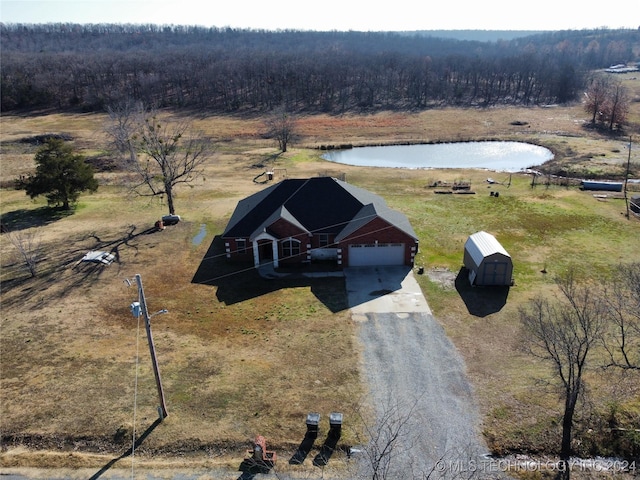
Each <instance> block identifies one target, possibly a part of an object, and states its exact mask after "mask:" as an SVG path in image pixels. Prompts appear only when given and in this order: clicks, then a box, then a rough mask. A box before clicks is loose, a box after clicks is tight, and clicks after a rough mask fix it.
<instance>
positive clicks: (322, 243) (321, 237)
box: [318, 233, 329, 248]
mask: <svg viewBox="0 0 640 480" xmlns="http://www.w3.org/2000/svg"><path fill="white" fill-rule="evenodd" d="M328 245H329V234H328V233H320V234H318V246H319V247H320V248H324V247H326V246H328Z"/></svg>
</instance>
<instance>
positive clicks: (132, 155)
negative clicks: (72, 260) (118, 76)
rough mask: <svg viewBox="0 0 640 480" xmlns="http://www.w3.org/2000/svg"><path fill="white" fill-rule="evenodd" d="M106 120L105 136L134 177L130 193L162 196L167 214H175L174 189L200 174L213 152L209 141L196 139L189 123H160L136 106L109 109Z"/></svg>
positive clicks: (155, 117) (163, 121) (128, 105)
mask: <svg viewBox="0 0 640 480" xmlns="http://www.w3.org/2000/svg"><path fill="white" fill-rule="evenodd" d="M110 118H111V122H112V123H111V125H110V126H109V127H108V128H107V133H108V134H109V136H110V137H111V140H112V142H113V144H114V146H115V147H116V149H117V150H118V151H119V152H120V153H121V154H123V155H125V164H126V166H127V168H128V169H129V170H131V171H133V172H134V173H135V174H136V178H137V181H136V182H135V183H134V185H133V187H132V188H133V190H134V191H135V192H136V193H137V194H138V195H143V196H149V195H150V196H159V195H166V197H167V205H168V208H169V214H171V215H173V214H175V213H176V210H175V189H176V187H177V186H178V185H180V184H186V185H189V184H191V183H192V182H193V181H194V180H195V179H196V178H197V177H198V176H199V175H201V174H202V167H203V164H204V162H205V161H207V160H208V159H209V157H210V155H211V154H212V152H213V147H212V143H211V141H210V140H209V139H207V138H204V137H203V136H201V135H196V133H195V132H194V130H193V127H192V124H191V123H189V122H187V121H182V120H174V119H171V118H164V119H161V118H160V117H159V115H158V113H157V112H156V111H155V110H149V111H147V110H145V109H144V108H143V107H141V106H139V105H133V106H132V105H131V104H123V105H122V106H121V107H120V108H114V109H111V111H110Z"/></svg>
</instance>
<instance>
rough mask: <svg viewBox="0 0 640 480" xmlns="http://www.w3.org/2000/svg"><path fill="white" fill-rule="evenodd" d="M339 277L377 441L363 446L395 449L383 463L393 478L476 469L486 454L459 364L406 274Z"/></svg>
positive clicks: (364, 272) (365, 272)
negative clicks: (360, 354)
mask: <svg viewBox="0 0 640 480" xmlns="http://www.w3.org/2000/svg"><path fill="white" fill-rule="evenodd" d="M345 275H346V284H347V291H348V295H349V305H350V308H351V311H352V316H353V318H354V320H356V321H358V322H359V324H360V325H359V326H360V328H359V337H360V340H361V342H362V346H363V365H362V367H363V369H364V372H365V378H366V379H367V380H368V383H369V388H370V397H369V398H370V401H371V403H372V405H373V406H374V408H375V409H376V412H377V418H378V420H377V421H378V424H377V425H375V426H372V427H374V428H373V430H374V431H375V432H378V436H377V437H376V440H375V442H377V443H378V444H377V445H369V449H371V448H372V447H373V448H374V449H377V450H378V451H380V452H382V451H383V450H384V448H385V447H389V446H392V447H394V448H393V453H392V454H391V455H389V456H388V457H386V458H384V459H383V463H384V465H385V466H386V467H388V469H389V470H388V471H389V472H393V473H394V474H393V475H391V477H392V478H427V476H428V475H429V474H431V478H455V477H460V475H461V473H462V472H470V471H478V470H479V466H481V465H482V464H483V457H482V455H483V454H485V453H486V452H487V449H486V446H485V445H484V444H483V442H482V441H481V439H480V436H479V433H478V425H479V415H478V411H477V406H476V404H475V401H474V396H473V392H472V389H471V386H470V384H469V382H468V380H467V378H466V374H465V366H464V363H463V361H462V358H461V356H460V355H459V354H458V352H457V351H456V349H455V347H454V346H453V344H452V343H451V342H450V341H449V339H448V338H447V336H446V335H445V332H444V330H443V328H442V327H441V326H440V325H439V324H438V322H437V321H436V320H435V319H434V317H433V315H432V313H431V311H430V309H429V307H428V305H427V302H426V300H425V299H424V296H423V295H422V291H421V290H420V288H419V286H418V284H417V282H416V280H415V278H414V277H413V272H412V271H410V270H408V269H406V268H401V267H400V268H399V267H370V268H358V269H348V270H347V272H346V274H345ZM384 432H387V433H384ZM394 433H395V435H394ZM393 438H396V440H393ZM379 456H380V457H382V454H380V455H379ZM362 457H363V463H364V465H363V466H362V468H363V469H365V470H366V469H367V468H368V469H371V468H374V466H373V463H374V462H373V461H372V459H371V457H370V456H367V455H366V454H363V455H362ZM478 473H482V472H478ZM463 476H468V475H463Z"/></svg>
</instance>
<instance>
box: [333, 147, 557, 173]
mask: <svg viewBox="0 0 640 480" xmlns="http://www.w3.org/2000/svg"><path fill="white" fill-rule="evenodd" d="M322 158H324V159H326V160H329V161H331V162H336V163H342V164H345V165H355V166H360V167H392V168H393V167H395V168H479V169H487V170H494V171H501V172H518V171H520V170H525V169H527V168H531V167H535V166H538V165H542V164H543V163H545V162H546V161H548V160H551V159H552V158H553V153H552V152H551V150H549V149H547V148H544V147H540V146H538V145H532V144H530V143H524V142H497V141H485V142H456V143H433V144H421V145H392V146H382V147H356V148H351V149H348V150H335V151H331V152H327V153H325V154H324V155H322Z"/></svg>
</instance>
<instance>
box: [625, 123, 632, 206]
mask: <svg viewBox="0 0 640 480" xmlns="http://www.w3.org/2000/svg"><path fill="white" fill-rule="evenodd" d="M630 167H631V135H629V156H628V157H627V173H626V174H625V176H624V203H626V205H627V215H626V217H627V218H629V196H628V194H627V183H628V182H629V168H630Z"/></svg>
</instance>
